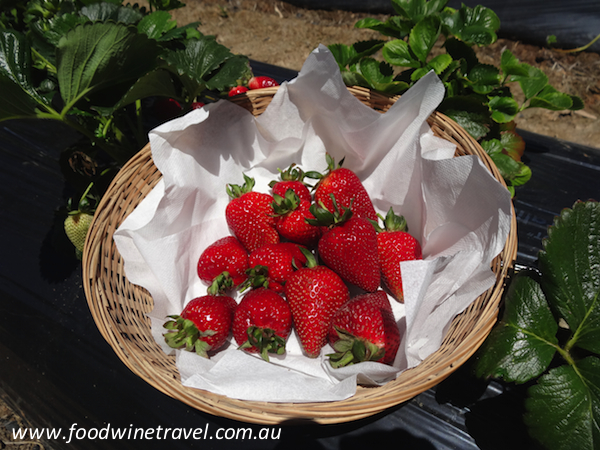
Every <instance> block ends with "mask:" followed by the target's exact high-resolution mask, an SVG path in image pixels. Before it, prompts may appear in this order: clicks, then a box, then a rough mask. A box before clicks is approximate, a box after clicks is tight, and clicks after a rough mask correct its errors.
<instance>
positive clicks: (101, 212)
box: [83, 88, 517, 424]
mask: <svg viewBox="0 0 600 450" xmlns="http://www.w3.org/2000/svg"><path fill="white" fill-rule="evenodd" d="M276 90H277V88H267V89H259V90H255V91H250V92H248V93H247V94H245V95H241V96H238V97H235V98H233V99H232V101H234V102H235V103H237V104H239V105H241V106H242V107H245V108H247V109H248V110H249V111H251V112H252V113H253V114H254V115H259V114H261V113H262V112H263V111H264V110H265V108H266V107H267V106H268V104H269V103H270V101H271V99H272V97H273V95H274V94H275V92H276ZM349 90H350V91H351V92H352V94H353V95H355V96H356V97H357V98H358V99H359V100H360V101H362V102H363V103H365V104H366V105H368V106H370V107H372V108H374V109H376V110H379V111H385V110H387V109H388V108H389V107H390V106H391V105H392V104H393V102H394V101H395V99H394V98H388V97H386V96H383V95H379V94H376V93H373V92H370V91H368V90H366V89H361V88H349ZM428 122H429V124H430V126H431V127H432V129H433V131H434V133H435V134H436V135H437V136H439V137H442V138H444V139H447V140H449V141H451V142H453V143H454V144H456V146H457V150H456V156H461V155H477V156H479V157H480V158H481V159H482V161H483V162H484V164H485V165H486V166H487V167H488V168H489V170H490V171H491V173H492V174H493V175H494V176H495V177H496V178H497V179H498V180H499V181H500V183H503V180H502V177H501V176H500V174H499V172H498V170H497V169H496V167H495V166H494V164H493V163H492V162H491V160H490V159H489V158H488V156H487V155H486V153H485V152H484V151H483V149H482V148H481V147H480V146H479V145H478V144H477V142H476V141H474V140H473V139H472V138H471V137H470V136H469V135H468V134H467V133H466V132H465V130H464V129H462V128H461V127H459V126H458V125H457V124H456V123H455V122H453V121H452V120H450V119H449V118H447V117H446V116H444V115H442V114H439V113H434V114H432V115H431V117H430V118H429V120H428ZM160 178H161V174H160V173H159V172H158V170H157V169H156V167H155V165H154V163H153V161H152V156H151V151H150V146H149V145H147V146H145V147H144V148H143V149H142V150H141V151H140V152H139V153H138V154H137V155H136V156H135V157H133V158H132V159H131V160H130V161H128V162H127V164H126V165H125V166H124V167H123V169H122V170H121V171H120V172H119V173H118V174H117V176H116V177H115V179H114V181H113V182H112V184H111V185H110V187H109V188H108V192H107V193H106V195H105V196H104V197H103V199H102V200H101V202H100V205H99V207H98V210H97V212H96V215H95V217H94V220H93V223H92V225H91V227H90V231H89V234H88V239H87V242H86V246H85V249H84V253H83V284H84V290H85V294H86V297H87V300H88V304H89V307H90V310H91V313H92V316H93V318H94V320H95V322H96V324H97V326H98V328H99V329H100V332H101V333H102V335H103V336H104V338H105V339H106V340H107V341H108V343H109V344H110V345H111V346H112V348H113V349H114V351H115V352H116V353H117V355H118V357H119V358H120V359H121V360H122V361H123V362H124V363H125V365H127V367H129V368H130V369H131V370H132V371H133V372H134V373H135V374H137V375H138V376H140V377H141V378H142V379H144V380H145V381H146V382H148V383H150V384H151V385H152V386H154V387H155V388H157V389H158V390H160V391H162V392H164V393H165V394H167V395H169V396H171V397H173V398H176V399H179V400H181V401H182V402H184V403H186V404H188V405H190V406H192V407H194V408H197V409H199V410H201V411H204V412H207V413H210V414H213V415H216V416H222V417H227V418H231V419H235V420H239V421H243V422H250V423H258V424H282V423H297V422H299V423H306V421H313V422H317V423H321V424H330V423H341V422H349V421H353V420H357V419H361V418H365V417H368V416H371V415H373V414H376V413H379V412H382V411H384V410H386V409H388V408H390V407H393V406H396V405H398V404H400V403H403V402H405V401H407V400H409V399H411V398H412V397H414V396H416V395H417V394H419V393H421V392H423V391H425V390H427V389H429V388H431V387H433V386H435V385H436V384H438V383H439V382H440V381H442V380H443V379H444V378H446V377H447V376H448V375H450V374H451V373H452V372H453V371H454V370H456V369H457V368H458V367H459V366H460V365H461V364H463V363H464V362H465V361H466V360H467V359H468V358H469V357H470V356H471V355H472V354H473V353H474V352H475V350H476V349H477V348H478V347H479V346H480V345H481V343H482V342H483V341H484V339H485V338H486V337H487V335H488V334H489V332H490V330H491V328H492V326H493V325H494V323H495V322H496V320H497V315H498V309H499V304H500V300H501V297H502V293H503V290H504V287H505V279H506V277H507V275H508V273H509V271H510V270H511V267H512V265H513V262H514V259H515V257H516V250H517V237H516V220H515V215H514V213H513V215H512V217H513V219H512V224H511V230H510V233H509V236H508V239H507V242H506V245H505V247H504V250H503V251H502V252H501V253H500V255H498V256H497V257H496V258H495V260H494V261H493V263H492V270H493V272H494V273H495V275H496V283H495V285H494V286H493V287H491V288H490V289H489V290H488V291H487V292H485V293H484V294H482V295H481V296H480V297H478V298H477V299H475V301H474V302H473V303H472V304H471V305H470V306H469V307H468V308H467V309H466V310H465V311H464V312H462V313H461V314H460V315H459V316H457V317H456V318H455V319H454V321H453V322H452V325H451V328H450V330H449V331H448V333H447V335H446V337H445V339H444V341H443V343H442V345H441V348H440V349H439V350H438V351H436V352H435V353H433V354H432V355H430V356H429V357H428V358H426V359H425V360H424V361H423V362H422V363H421V364H420V365H418V366H417V367H415V368H413V369H410V370H407V371H405V372H404V373H402V374H401V375H400V376H399V377H398V378H397V379H396V380H394V381H391V382H389V383H387V384H385V385H383V386H381V387H375V388H373V387H370V388H368V387H362V386H358V388H357V392H356V394H355V395H354V396H353V397H351V398H349V399H347V400H343V401H336V402H312V403H269V402H259V401H245V400H236V399H231V398H228V397H225V396H222V395H217V394H213V393H211V392H207V391H203V390H199V389H194V388H188V387H185V386H183V385H182V384H181V382H180V378H179V373H178V371H177V367H176V365H175V357H174V356H167V355H166V354H165V353H164V352H163V351H162V350H161V348H160V347H159V346H158V344H157V343H156V342H155V341H154V339H153V337H152V335H151V333H150V320H149V319H148V318H147V317H146V313H148V312H150V311H151V310H152V309H153V300H152V297H151V296H150V295H149V293H148V292H147V291H146V290H145V289H143V288H141V287H139V286H136V285H133V284H131V283H130V282H129V281H128V280H127V278H126V277H125V274H124V270H123V260H122V258H121V255H120V254H119V252H118V250H117V248H116V245H115V243H114V240H113V233H114V232H115V230H116V229H117V228H118V227H119V225H120V224H121V223H122V222H123V220H124V219H125V218H126V217H127V216H128V215H129V214H130V213H131V212H132V211H133V210H134V209H135V207H136V206H137V205H138V204H139V203H140V202H141V201H142V199H144V197H146V195H148V193H149V192H150V191H151V190H152V188H153V187H154V186H155V185H156V183H157V182H158V181H159V180H160Z"/></svg>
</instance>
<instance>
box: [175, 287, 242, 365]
mask: <svg viewBox="0 0 600 450" xmlns="http://www.w3.org/2000/svg"><path fill="white" fill-rule="evenodd" d="M235 309H236V303H235V300H234V299H233V298H231V297H229V296H226V295H205V296H202V297H196V298H194V299H193V300H191V301H190V302H189V303H188V304H187V305H186V306H185V308H184V309H183V311H182V312H181V314H180V315H172V316H169V318H170V319H171V320H169V321H167V322H166V323H165V324H164V328H165V329H167V330H168V332H167V333H165V335H164V338H165V342H166V343H167V344H168V345H169V347H172V348H182V347H185V349H186V350H187V351H195V352H196V353H197V354H198V355H200V356H203V357H205V358H208V354H209V352H215V351H217V350H219V349H220V348H221V347H223V345H225V342H226V341H227V338H228V337H229V333H230V331H231V325H232V322H233V314H234V312H235Z"/></svg>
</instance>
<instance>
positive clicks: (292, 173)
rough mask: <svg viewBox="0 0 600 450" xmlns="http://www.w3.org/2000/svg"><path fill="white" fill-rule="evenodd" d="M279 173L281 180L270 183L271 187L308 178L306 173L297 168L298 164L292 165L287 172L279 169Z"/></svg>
mask: <svg viewBox="0 0 600 450" xmlns="http://www.w3.org/2000/svg"><path fill="white" fill-rule="evenodd" d="M277 170H278V171H279V180H273V181H271V182H270V183H269V186H270V187H273V186H275V185H276V184H277V183H279V182H280V181H302V182H303V181H304V177H305V176H306V175H305V173H304V171H303V170H302V169H300V168H299V167H296V163H292V164H290V166H289V167H288V168H287V169H286V170H281V169H277Z"/></svg>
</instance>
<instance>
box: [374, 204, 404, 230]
mask: <svg viewBox="0 0 600 450" xmlns="http://www.w3.org/2000/svg"><path fill="white" fill-rule="evenodd" d="M377 216H378V217H379V218H380V219H381V221H382V222H383V227H382V226H381V225H379V223H378V222H376V221H374V220H370V219H369V220H370V221H371V223H372V224H373V226H374V227H375V229H376V230H377V232H379V233H381V232H384V231H389V232H392V231H404V232H408V224H407V223H406V219H405V218H404V216H399V215H397V214H396V213H395V212H394V209H393V208H392V207H390V209H389V210H388V212H387V214H386V215H385V217H383V216H382V215H381V214H377Z"/></svg>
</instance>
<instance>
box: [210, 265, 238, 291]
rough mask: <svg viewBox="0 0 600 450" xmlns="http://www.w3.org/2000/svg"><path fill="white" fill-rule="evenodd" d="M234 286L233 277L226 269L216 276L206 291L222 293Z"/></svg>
mask: <svg viewBox="0 0 600 450" xmlns="http://www.w3.org/2000/svg"><path fill="white" fill-rule="evenodd" d="M234 287H235V286H234V284H233V278H231V275H230V274H229V272H227V271H225V272H222V273H220V274H219V275H217V276H216V277H215V279H214V280H213V282H212V283H211V284H210V286H209V287H208V288H207V289H206V291H207V292H208V294H209V295H222V294H225V293H226V292H227V291H229V290H231V289H233V288H234Z"/></svg>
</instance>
